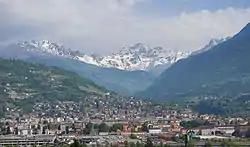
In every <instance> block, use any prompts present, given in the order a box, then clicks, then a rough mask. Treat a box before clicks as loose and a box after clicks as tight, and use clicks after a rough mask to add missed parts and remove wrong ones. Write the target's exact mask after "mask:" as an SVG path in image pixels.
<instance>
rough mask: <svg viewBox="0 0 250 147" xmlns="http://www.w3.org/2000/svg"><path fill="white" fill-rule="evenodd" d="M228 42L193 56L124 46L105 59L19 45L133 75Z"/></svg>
mask: <svg viewBox="0 0 250 147" xmlns="http://www.w3.org/2000/svg"><path fill="white" fill-rule="evenodd" d="M228 39H229V38H223V39H212V40H211V41H210V42H209V43H208V44H207V45H206V46H205V47H204V48H202V49H201V50H198V51H195V52H193V53H191V52H180V51H176V50H165V49H163V48H162V47H154V48H151V47H149V46H148V45H145V44H142V43H137V44H134V45H131V46H124V47H122V48H121V50H120V51H118V52H117V53H113V54H109V55H104V56H98V55H86V54H82V53H80V52H79V51H73V50H71V49H69V48H65V47H64V46H63V45H58V44H56V43H53V42H50V41H48V40H41V41H34V40H32V41H25V42H18V43H17V45H19V46H20V47H22V48H23V49H25V50H26V51H28V52H35V53H38V54H41V55H53V56H60V57H64V58H70V59H74V60H78V61H81V62H85V63H88V64H92V65H96V66H99V67H105V68H118V69H121V70H130V71H131V70H151V69H154V68H157V67H159V66H163V67H165V65H167V66H166V67H170V66H171V65H172V64H174V63H176V62H177V61H179V60H181V59H184V58H187V57H188V56H190V55H195V54H199V53H202V52H205V51H207V50H209V49H211V48H213V47H214V46H216V45H218V44H220V43H222V42H224V41H226V40H228Z"/></svg>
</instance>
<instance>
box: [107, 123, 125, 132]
mask: <svg viewBox="0 0 250 147" xmlns="http://www.w3.org/2000/svg"><path fill="white" fill-rule="evenodd" d="M117 130H121V131H123V125H122V124H114V125H113V126H112V127H111V128H110V131H111V132H116V131H117Z"/></svg>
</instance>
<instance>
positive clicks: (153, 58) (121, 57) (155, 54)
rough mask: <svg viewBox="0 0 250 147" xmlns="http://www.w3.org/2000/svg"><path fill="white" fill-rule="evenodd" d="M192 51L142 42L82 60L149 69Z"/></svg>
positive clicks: (111, 65)
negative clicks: (170, 48)
mask: <svg viewBox="0 0 250 147" xmlns="http://www.w3.org/2000/svg"><path fill="white" fill-rule="evenodd" d="M189 54H190V53H183V52H178V51H174V50H164V49H163V48H162V47H155V48H150V47H148V46H147V45H144V44H142V43H137V44H135V45H132V46H127V47H123V48H122V49H121V50H120V51H119V52H118V53H114V54H111V55H107V56H100V57H94V56H91V57H89V56H83V57H81V58H80V60H81V61H83V62H86V63H89V64H94V65H97V66H101V67H108V68H118V69H122V70H149V69H152V68H154V67H156V66H158V65H163V64H173V63H175V62H177V61H179V60H180V59H183V58H186V57H187V56H188V55H189Z"/></svg>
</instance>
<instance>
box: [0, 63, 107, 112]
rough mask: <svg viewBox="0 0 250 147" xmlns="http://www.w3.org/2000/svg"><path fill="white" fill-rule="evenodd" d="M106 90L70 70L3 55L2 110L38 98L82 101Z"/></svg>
mask: <svg viewBox="0 0 250 147" xmlns="http://www.w3.org/2000/svg"><path fill="white" fill-rule="evenodd" d="M106 92H108V91H107V90H106V89H105V88H102V87H99V86H97V85H95V84H94V83H93V82H92V81H90V80H88V79H85V78H82V77H80V76H78V75H77V74H75V73H72V72H70V71H67V70H63V69H59V68H56V67H46V66H44V65H41V64H36V63H28V62H23V61H20V60H6V59H0V101H1V106H0V110H1V109H3V107H4V105H6V104H7V105H12V106H20V107H23V108H27V107H29V106H31V105H33V104H34V103H35V102H44V101H48V102H54V101H68V100H72V101H76V102H78V101H83V100H84V98H85V97H86V96H92V95H100V96H102V95H105V93H106Z"/></svg>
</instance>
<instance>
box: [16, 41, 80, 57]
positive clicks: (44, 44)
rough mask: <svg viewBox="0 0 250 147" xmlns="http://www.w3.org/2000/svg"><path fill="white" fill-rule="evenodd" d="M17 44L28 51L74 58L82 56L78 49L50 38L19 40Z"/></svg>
mask: <svg viewBox="0 0 250 147" xmlns="http://www.w3.org/2000/svg"><path fill="white" fill-rule="evenodd" d="M17 45H18V46H20V47H22V48H23V49H25V50H26V51H29V52H37V53H40V54H46V55H54V56H62V57H67V58H72V59H76V58H77V56H80V53H79V52H78V51H72V50H70V49H68V48H65V47H64V46H62V45H59V44H56V43H53V42H51V41H49V40H41V41H35V40H31V41H25V42H18V43H17Z"/></svg>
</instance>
